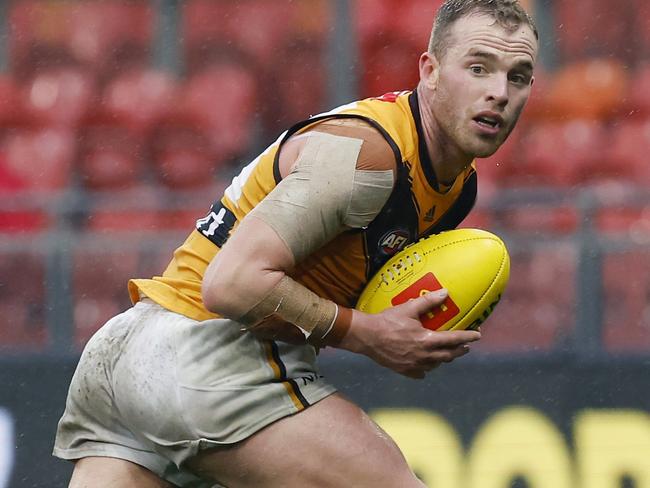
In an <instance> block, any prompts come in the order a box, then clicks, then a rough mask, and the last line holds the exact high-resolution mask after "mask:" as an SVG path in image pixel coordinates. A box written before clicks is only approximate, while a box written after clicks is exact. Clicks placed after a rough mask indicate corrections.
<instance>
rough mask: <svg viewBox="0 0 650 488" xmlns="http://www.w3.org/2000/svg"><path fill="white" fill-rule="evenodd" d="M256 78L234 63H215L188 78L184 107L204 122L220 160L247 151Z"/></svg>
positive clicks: (213, 148) (252, 118) (253, 110)
mask: <svg viewBox="0 0 650 488" xmlns="http://www.w3.org/2000/svg"><path fill="white" fill-rule="evenodd" d="M256 91H257V80H256V79H255V76H254V74H253V73H252V72H250V71H247V70H246V69H245V68H244V67H242V66H239V65H237V64H233V63H225V64H221V65H213V66H211V67H210V68H207V69H206V70H204V71H202V72H200V73H198V74H196V75H195V76H193V77H192V78H190V79H188V80H187V83H186V85H185V89H184V93H183V94H182V109H183V110H184V111H185V112H186V113H187V114H189V115H190V116H192V117H195V118H196V119H197V120H199V121H201V123H202V124H203V126H204V127H205V128H206V129H207V131H208V137H209V139H210V144H211V145H212V150H213V151H214V154H215V155H216V157H217V158H218V159H219V160H221V161H224V160H225V161H227V160H230V159H232V158H235V157H237V156H239V155H241V154H242V153H243V152H245V151H247V149H248V147H249V146H250V143H251V137H252V134H253V132H252V130H253V124H254V114H255V109H256Z"/></svg>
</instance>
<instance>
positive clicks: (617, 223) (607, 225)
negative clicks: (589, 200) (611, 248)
mask: <svg viewBox="0 0 650 488" xmlns="http://www.w3.org/2000/svg"><path fill="white" fill-rule="evenodd" d="M596 228H597V229H598V231H599V232H601V233H604V234H611V235H618V236H625V237H626V238H627V239H630V240H632V241H634V242H638V243H641V244H645V243H646V242H648V241H649V240H650V207H627V206H612V207H605V208H602V209H599V210H598V212H597V213H596Z"/></svg>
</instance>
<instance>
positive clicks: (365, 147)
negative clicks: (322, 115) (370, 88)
mask: <svg viewBox="0 0 650 488" xmlns="http://www.w3.org/2000/svg"><path fill="white" fill-rule="evenodd" d="M310 130H311V131H316V132H324V133H326V134H331V135H335V136H341V137H350V138H353V139H360V140H362V141H363V143H362V145H361V151H360V153H359V157H358V159H357V169H359V170H370V171H372V170H375V171H384V170H393V171H394V170H395V167H396V160H395V153H394V152H393V149H392V148H391V146H390V144H389V143H388V141H387V140H386V138H385V137H384V135H383V134H382V133H381V132H380V131H379V130H378V129H377V128H376V127H374V126H373V125H372V124H370V123H369V122H368V121H366V120H364V119H360V118H347V117H345V118H335V119H327V120H324V121H323V122H320V123H319V124H316V125H315V126H314V127H311V128H310Z"/></svg>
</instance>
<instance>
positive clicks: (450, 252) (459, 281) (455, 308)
mask: <svg viewBox="0 0 650 488" xmlns="http://www.w3.org/2000/svg"><path fill="white" fill-rule="evenodd" d="M509 276H510V257H509V255H508V250H507V249H506V246H505V244H504V243H503V241H502V240H501V239H499V238H498V237H497V236H495V235H494V234H491V233H490V232H487V231H484V230H480V229H456V230H450V231H447V232H442V233H440V234H436V235H433V236H430V237H427V238H424V239H421V240H420V241H418V242H416V243H414V244H411V245H410V246H408V247H406V248H405V249H404V250H402V251H400V252H399V253H397V254H396V255H395V256H393V257H392V258H391V259H390V260H389V261H388V262H387V263H386V264H384V266H383V267H382V268H381V269H380V270H379V271H378V272H377V274H376V275H375V276H373V277H372V279H371V280H370V281H369V282H368V284H367V285H366V287H365V289H364V290H363V293H361V296H360V297H359V301H358V302H357V306H356V308H357V309H358V310H361V311H362V312H367V313H379V312H381V311H382V310H384V309H386V308H389V307H392V306H395V305H399V304H400V303H404V302H406V301H408V300H410V299H413V298H417V297H419V296H421V295H423V294H425V293H427V292H430V291H434V290H439V289H441V288H446V289H447V291H448V293H449V296H448V297H447V299H446V300H445V302H444V303H443V304H442V305H441V306H439V307H436V308H434V309H433V310H432V311H431V312H429V313H427V314H426V315H423V316H422V317H420V320H421V321H422V325H423V326H424V327H426V328H427V329H431V330H459V329H477V328H478V327H479V326H480V325H481V324H482V323H483V321H485V319H486V318H487V317H488V316H489V315H490V314H491V313H492V310H494V307H495V306H496V305H497V303H499V300H500V299H501V295H502V293H503V291H504V290H505V287H506V284H507V283H508V278H509Z"/></svg>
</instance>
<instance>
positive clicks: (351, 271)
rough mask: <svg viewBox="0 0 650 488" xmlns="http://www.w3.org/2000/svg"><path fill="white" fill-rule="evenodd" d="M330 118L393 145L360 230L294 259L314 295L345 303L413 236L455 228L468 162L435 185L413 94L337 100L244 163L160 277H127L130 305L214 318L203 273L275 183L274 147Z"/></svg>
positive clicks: (472, 185)
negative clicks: (349, 121) (376, 201)
mask: <svg viewBox="0 0 650 488" xmlns="http://www.w3.org/2000/svg"><path fill="white" fill-rule="evenodd" d="M331 118H359V119H363V120H365V121H366V122H368V123H369V124H370V125H372V126H373V127H375V128H376V129H377V130H379V132H381V134H382V135H383V137H384V138H385V139H386V141H387V142H388V143H389V145H390V147H391V148H392V150H393V153H394V155H395V161H396V165H397V166H396V178H395V183H394V186H393V190H392V193H391V194H390V196H389V198H388V200H387V202H386V204H385V205H384V207H383V208H382V210H381V211H380V212H379V214H378V215H377V216H376V217H375V219H374V220H373V221H372V222H371V223H370V224H369V225H368V226H366V227H364V228H361V229H351V230H349V231H346V232H343V233H342V234H340V235H338V236H337V237H335V238H334V239H333V240H332V241H330V242H329V243H327V244H326V245H324V246H323V247H322V248H321V249H319V250H317V251H315V252H313V253H312V254H311V255H310V256H308V257H307V258H306V259H305V260H304V261H303V262H301V263H298V264H297V265H296V268H295V269H294V270H293V271H292V273H291V277H292V278H293V279H295V280H296V281H298V282H299V283H301V284H303V285H304V286H306V287H307V288H309V289H310V290H312V291H313V292H315V293H316V294H318V295H319V296H321V297H323V298H327V299H330V300H332V301H334V302H335V303H338V304H340V305H344V306H347V307H353V306H354V304H355V303H356V300H357V298H358V296H359V295H360V293H361V291H362V289H363V287H364V285H365V284H366V282H367V281H368V279H369V278H370V277H371V276H372V275H373V274H374V273H375V272H376V271H377V270H378V269H379V268H380V267H381V265H382V264H383V263H385V262H386V261H387V260H388V259H389V258H390V257H391V256H392V255H393V254H395V253H396V252H398V251H399V250H401V249H403V248H404V247H405V246H406V245H407V244H409V243H411V242H414V241H416V240H417V239H419V238H421V237H424V236H427V235H430V234H433V233H438V232H441V231H443V230H449V229H453V228H455V227H456V226H457V225H458V224H459V223H460V222H461V221H462V220H463V219H464V218H465V216H467V214H468V213H469V211H470V210H471V208H472V207H473V205H474V202H475V200H476V189H477V179H476V171H475V167H474V164H472V165H470V166H469V167H468V168H467V169H466V170H465V171H464V172H463V173H462V174H460V175H459V176H458V178H456V181H455V182H454V183H453V184H452V186H451V187H449V188H445V189H444V190H442V189H441V188H440V187H439V185H438V182H437V180H436V175H435V173H434V170H433V165H432V164H431V160H430V158H429V154H428V151H427V148H426V144H425V141H424V136H423V132H422V125H421V120H420V113H419V108H418V100H417V92H416V91H412V92H408V91H407V92H395V93H389V94H386V95H384V96H382V97H380V98H370V99H366V100H361V101H357V102H353V103H350V104H348V105H344V106H342V107H339V108H337V109H334V110H332V111H331V112H327V113H324V114H320V115H317V116H314V117H312V118H310V119H308V120H305V121H303V122H301V123H299V124H296V125H294V126H293V127H292V128H291V129H289V130H288V131H286V132H284V133H283V134H282V135H281V136H280V137H279V138H278V140H277V141H275V142H274V143H273V144H272V145H271V146H269V147H268V148H267V149H266V150H265V151H264V152H263V153H262V154H260V155H259V156H258V157H257V158H256V159H255V160H253V161H252V162H251V163H250V164H249V165H248V166H246V167H245V168H244V169H243V170H242V171H241V173H240V174H239V175H238V176H236V177H235V178H234V179H233V180H232V183H231V184H230V186H229V187H228V188H227V189H226V190H225V193H224V195H223V196H222V198H220V199H219V200H217V201H216V202H215V203H214V204H213V205H212V207H211V209H210V213H209V214H208V215H207V216H206V217H205V218H202V219H199V220H198V221H197V223H196V229H195V230H194V231H193V232H192V233H191V234H190V235H189V237H188V238H187V239H186V241H185V242H184V243H183V244H182V245H181V246H180V247H179V248H178V249H176V251H175V252H174V256H173V259H172V260H171V262H170V263H169V265H168V266H167V269H166V270H165V271H164V273H163V274H162V276H156V277H154V278H152V279H137V280H131V281H130V282H129V294H130V296H131V300H132V301H133V302H134V303H135V302H137V301H138V300H139V299H140V297H141V296H143V295H144V296H147V297H149V298H150V299H152V300H153V301H155V302H157V303H158V304H160V305H162V306H163V307H165V308H167V309H169V310H171V311H173V312H176V313H180V314H182V315H185V316H187V317H190V318H193V319H195V320H199V321H201V320H208V319H212V318H217V317H219V316H218V315H216V314H214V313H211V312H209V311H208V310H207V309H206V308H205V307H204V305H203V302H202V299H201V282H202V279H203V274H204V272H205V270H206V268H207V266H208V264H209V263H210V261H211V260H212V259H213V258H214V256H215V255H216V254H217V253H218V252H219V249H220V248H221V247H222V246H223V245H224V244H225V242H226V241H227V240H228V238H229V236H230V235H231V234H232V233H233V232H236V229H237V224H238V223H239V222H240V221H241V220H242V219H243V218H244V216H245V215H246V214H247V213H248V212H250V211H251V210H252V209H253V208H254V207H255V205H257V204H258V203H259V202H260V201H261V200H262V199H263V198H264V197H265V196H266V195H267V194H268V193H269V192H270V191H271V190H272V189H273V188H274V187H275V186H276V185H277V184H278V183H279V182H280V180H281V175H280V171H279V149H280V148H281V147H282V145H283V144H284V142H285V141H286V140H288V138H289V137H291V136H292V135H293V134H296V133H299V132H302V131H305V130H308V129H309V128H310V127H312V126H313V125H314V124H317V123H318V122H320V121H323V120H326V119H331Z"/></svg>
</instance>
